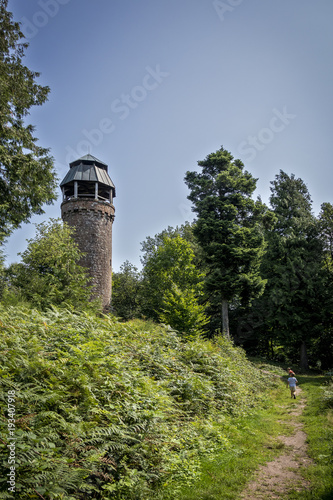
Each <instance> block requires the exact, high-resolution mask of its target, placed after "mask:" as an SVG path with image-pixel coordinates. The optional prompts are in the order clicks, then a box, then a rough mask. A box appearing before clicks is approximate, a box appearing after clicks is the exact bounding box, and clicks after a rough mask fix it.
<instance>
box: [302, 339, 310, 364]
mask: <svg viewBox="0 0 333 500" xmlns="http://www.w3.org/2000/svg"><path fill="white" fill-rule="evenodd" d="M300 358H301V359H300V361H301V368H302V370H308V369H309V363H308V354H307V352H306V344H305V340H303V341H302V343H301V349H300Z"/></svg>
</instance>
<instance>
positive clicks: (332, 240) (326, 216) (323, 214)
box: [318, 203, 333, 268]
mask: <svg viewBox="0 0 333 500" xmlns="http://www.w3.org/2000/svg"><path fill="white" fill-rule="evenodd" d="M320 209H321V210H320V213H319V216H318V221H319V231H320V235H321V238H322V240H323V242H324V249H325V252H326V257H327V264H328V266H329V267H330V268H331V266H332V262H333V205H332V204H331V203H323V204H322V205H321V207H320Z"/></svg>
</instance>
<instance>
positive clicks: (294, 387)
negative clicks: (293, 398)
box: [290, 385, 296, 394]
mask: <svg viewBox="0 0 333 500" xmlns="http://www.w3.org/2000/svg"><path fill="white" fill-rule="evenodd" d="M290 391H291V393H292V394H294V392H296V386H295V385H292V386H291V387H290Z"/></svg>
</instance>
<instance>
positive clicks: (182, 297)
mask: <svg viewBox="0 0 333 500" xmlns="http://www.w3.org/2000/svg"><path fill="white" fill-rule="evenodd" d="M194 260H195V255H194V252H193V250H192V249H191V245H190V243H189V242H188V241H186V240H185V239H183V238H182V237H181V236H180V235H179V234H174V235H173V236H164V237H162V238H161V239H160V241H159V245H158V246H155V248H152V247H150V250H149V257H148V258H146V259H145V262H146V264H145V266H144V268H143V283H142V285H143V286H142V310H143V312H144V314H145V315H146V316H148V317H150V318H152V319H155V320H157V321H158V320H162V321H164V322H166V323H168V324H169V325H170V326H172V327H173V328H175V329H177V330H179V331H181V332H184V333H187V334H191V335H194V332H196V333H199V330H200V331H201V328H202V327H203V326H204V324H205V323H206V319H205V318H204V314H203V311H204V307H203V306H202V305H200V304H199V300H200V298H201V297H202V293H203V274H202V273H201V272H200V271H199V270H198V269H197V267H196V266H195V264H194Z"/></svg>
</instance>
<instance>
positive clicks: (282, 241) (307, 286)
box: [252, 171, 331, 368]
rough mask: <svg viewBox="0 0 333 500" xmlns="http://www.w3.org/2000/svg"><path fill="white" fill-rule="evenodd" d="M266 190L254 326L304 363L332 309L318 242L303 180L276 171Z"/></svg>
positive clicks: (294, 358) (297, 360)
mask: <svg viewBox="0 0 333 500" xmlns="http://www.w3.org/2000/svg"><path fill="white" fill-rule="evenodd" d="M271 191H272V195H271V198H270V202H271V205H272V208H273V210H274V214H275V216H276V223H275V226H274V227H273V228H271V229H270V230H268V231H267V232H266V240H267V245H268V246H267V253H266V255H265V257H264V259H263V263H262V268H261V272H262V275H263V278H265V279H266V280H267V285H266V288H265V292H264V294H263V295H262V296H261V297H260V298H259V299H258V300H257V301H256V302H255V304H254V311H253V312H252V317H253V324H254V325H258V326H255V327H254V330H255V335H257V336H258V337H259V336H260V335H263V336H264V337H265V339H266V342H267V341H268V339H269V338H270V339H271V341H272V342H273V343H274V344H275V345H282V346H283V349H284V351H285V352H286V353H288V355H289V356H290V359H291V360H292V361H293V362H299V361H301V363H302V366H303V367H304V368H306V367H307V364H308V363H307V357H306V352H305V348H306V347H309V346H311V344H312V342H314V341H317V339H318V338H319V337H320V335H321V333H322V331H323V324H324V323H325V317H326V318H327V315H328V314H329V311H330V309H331V293H330V287H329V280H328V275H327V272H326V271H325V269H324V266H323V259H324V256H323V243H322V240H321V239H320V237H319V231H318V225H317V221H316V219H315V217H314V215H313V214H312V212H311V199H310V195H309V192H308V190H307V187H306V186H305V184H304V182H303V181H302V180H301V179H296V178H295V176H294V175H293V174H292V175H290V176H289V175H288V174H286V173H285V172H283V171H280V174H279V175H277V176H276V178H275V181H273V182H272V188H271ZM298 353H301V354H302V356H301V354H298Z"/></svg>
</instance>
